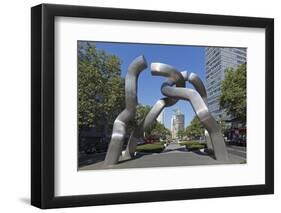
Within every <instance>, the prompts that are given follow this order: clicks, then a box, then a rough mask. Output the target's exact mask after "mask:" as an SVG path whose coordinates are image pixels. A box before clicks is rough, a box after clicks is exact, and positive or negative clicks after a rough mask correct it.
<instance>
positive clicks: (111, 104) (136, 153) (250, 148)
mask: <svg viewBox="0 0 281 213" xmlns="http://www.w3.org/2000/svg"><path fill="white" fill-rule="evenodd" d="M273 30H274V21H273V19H270V18H256V17H238V16H222V15H209V14H193V13H177V12H165V11H147V10H129V9H113V8H100V7H85V6H67V5H51V4H42V5H38V6H35V7H33V8H32V9H31V41H32V42H31V43H32V44H31V50H32V55H31V58H32V63H31V65H32V66H31V78H32V79H31V83H32V85H31V96H32V102H31V110H32V117H31V121H32V122H31V123H32V126H31V128H32V137H31V148H32V150H31V153H32V154H31V203H32V205H34V206H37V207H39V208H59V207H74V206H89V205H105V204H121V203H137V202H153V201H168V200H181V199H197V198H214V197H227V196H243V195H259V194H271V193H273V191H274V160H273V159H274V152H273V145H274V31H273Z"/></svg>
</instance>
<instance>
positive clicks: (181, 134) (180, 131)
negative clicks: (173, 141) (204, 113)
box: [178, 130, 187, 139]
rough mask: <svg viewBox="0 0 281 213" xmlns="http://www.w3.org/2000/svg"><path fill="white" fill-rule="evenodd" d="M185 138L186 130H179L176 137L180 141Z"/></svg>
mask: <svg viewBox="0 0 281 213" xmlns="http://www.w3.org/2000/svg"><path fill="white" fill-rule="evenodd" d="M185 136H187V134H186V130H179V131H178V137H179V138H180V139H182V138H183V137H185Z"/></svg>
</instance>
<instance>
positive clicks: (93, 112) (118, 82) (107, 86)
mask: <svg viewBox="0 0 281 213" xmlns="http://www.w3.org/2000/svg"><path fill="white" fill-rule="evenodd" d="M120 64H121V62H120V59H119V58H118V57H117V56H115V55H111V54H108V53H106V52H105V51H102V50H98V49H97V48H96V46H95V45H94V44H93V43H87V42H79V43H78V112H79V113H78V125H79V128H88V127H94V126H96V127H98V126H99V125H104V124H108V125H109V127H108V128H109V129H110V128H112V124H113V122H114V119H115V118H116V117H117V115H118V114H119V113H120V112H121V111H122V110H123V109H124V106H125V102H124V100H125V95H124V80H123V79H122V78H121V77H120V76H121V69H120Z"/></svg>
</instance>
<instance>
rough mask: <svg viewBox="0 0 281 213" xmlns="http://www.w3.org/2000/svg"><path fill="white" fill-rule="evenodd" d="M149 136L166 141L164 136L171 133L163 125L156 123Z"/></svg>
mask: <svg viewBox="0 0 281 213" xmlns="http://www.w3.org/2000/svg"><path fill="white" fill-rule="evenodd" d="M150 135H155V136H159V137H160V138H163V139H166V136H167V135H171V132H170V130H168V129H167V128H166V127H165V126H164V125H163V124H161V123H159V122H158V121H156V122H155V124H154V125H153V127H152V130H151V132H150Z"/></svg>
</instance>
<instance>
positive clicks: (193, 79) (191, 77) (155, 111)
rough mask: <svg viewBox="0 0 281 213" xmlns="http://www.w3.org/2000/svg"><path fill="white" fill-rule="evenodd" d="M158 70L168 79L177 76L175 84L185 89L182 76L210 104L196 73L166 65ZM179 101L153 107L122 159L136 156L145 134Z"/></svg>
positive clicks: (162, 102)
mask: <svg viewBox="0 0 281 213" xmlns="http://www.w3.org/2000/svg"><path fill="white" fill-rule="evenodd" d="M163 68H164V69H163ZM158 69H159V73H160V72H161V73H163V70H165V74H164V75H165V76H168V77H172V76H177V78H176V79H175V80H174V83H175V84H176V86H177V87H183V85H182V82H179V80H180V79H181V77H179V75H182V76H183V79H184V81H186V82H189V83H191V84H192V85H193V86H194V88H195V89H196V91H197V92H198V93H199V94H200V95H201V97H202V99H203V101H204V102H205V104H206V105H207V104H208V102H207V92H206V89H205V86H204V84H203V82H202V81H201V79H200V78H199V76H198V75H196V74H195V73H189V72H187V71H182V72H179V71H177V70H176V69H175V68H172V67H171V66H169V65H164V64H162V66H161V67H159V68H158ZM160 70H161V71H160ZM167 73H169V75H167ZM177 84H178V85H177ZM177 101H178V99H174V98H167V97H166V98H162V99H160V100H158V101H157V102H156V103H155V104H154V105H153V107H152V108H151V110H150V111H149V113H148V114H147V116H146V117H145V120H143V121H142V122H141V123H140V124H139V125H138V126H137V127H136V128H135V129H134V130H133V132H132V134H131V136H130V138H129V141H128V144H127V147H126V150H125V152H124V153H123V156H122V159H126V160H128V159H131V158H132V157H133V156H134V154H135V151H136V147H137V141H138V140H143V138H144V134H145V132H146V131H147V130H148V129H149V128H150V127H151V125H152V124H153V123H154V122H155V121H156V119H157V117H158V116H159V115H160V113H161V112H162V111H163V109H164V108H165V107H170V106H173V105H174V104H176V103H177ZM205 134H206V140H207V148H208V150H209V151H210V153H212V152H213V146H212V143H211V140H210V136H209V134H208V131H206V133H205Z"/></svg>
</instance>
